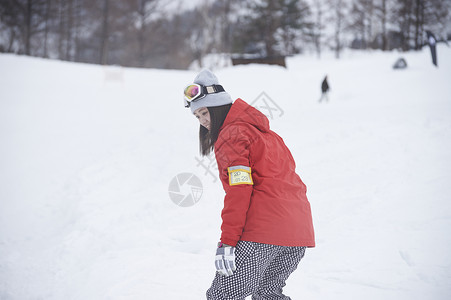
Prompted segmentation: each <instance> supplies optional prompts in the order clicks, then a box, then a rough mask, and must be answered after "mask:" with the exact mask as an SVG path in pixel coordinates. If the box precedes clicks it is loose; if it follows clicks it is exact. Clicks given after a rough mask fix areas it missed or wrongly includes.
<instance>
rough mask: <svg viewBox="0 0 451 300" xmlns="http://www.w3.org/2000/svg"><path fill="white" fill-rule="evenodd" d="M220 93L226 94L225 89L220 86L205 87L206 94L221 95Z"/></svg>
mask: <svg viewBox="0 0 451 300" xmlns="http://www.w3.org/2000/svg"><path fill="white" fill-rule="evenodd" d="M220 92H225V90H224V88H223V87H222V85H220V84H213V85H209V86H204V93H205V94H214V93H220Z"/></svg>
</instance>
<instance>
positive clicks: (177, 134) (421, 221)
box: [0, 47, 451, 300]
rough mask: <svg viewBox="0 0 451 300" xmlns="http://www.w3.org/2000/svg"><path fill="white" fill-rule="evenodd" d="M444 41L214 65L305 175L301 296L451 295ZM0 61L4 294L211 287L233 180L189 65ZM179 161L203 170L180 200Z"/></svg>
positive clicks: (175, 291)
mask: <svg viewBox="0 0 451 300" xmlns="http://www.w3.org/2000/svg"><path fill="white" fill-rule="evenodd" d="M438 53H439V68H435V67H434V66H433V65H432V63H431V61H430V57H429V52H428V51H427V50H426V49H425V51H422V52H418V53H406V54H404V53H402V54H401V53H396V52H391V53H381V52H373V53H361V52H348V53H346V54H345V56H344V58H343V59H342V60H338V61H337V60H334V59H332V58H329V57H327V56H326V57H325V58H324V59H322V60H317V59H316V58H313V57H309V56H298V57H293V58H289V59H288V61H287V63H288V68H287V69H283V68H280V67H275V66H261V65H248V66H236V67H228V68H224V69H221V70H218V71H217V72H216V73H217V75H218V77H219V79H220V81H221V82H222V84H223V85H224V87H225V88H226V90H227V91H229V92H230V94H231V95H232V97H235V98H236V97H241V98H243V99H244V100H246V101H247V102H249V103H253V105H255V106H256V107H258V108H259V109H261V110H262V111H263V112H264V113H267V114H268V116H269V117H270V119H271V120H270V122H271V126H272V128H273V129H274V130H275V131H276V132H278V133H279V134H280V135H281V136H282V137H283V138H284V140H285V142H286V144H287V145H288V146H289V147H290V149H291V150H292V152H293V155H294V157H295V159H296V161H297V165H298V172H299V174H300V175H301V177H302V178H303V180H304V182H305V183H306V184H307V186H308V197H309V199H310V202H311V204H312V210H313V214H314V224H315V229H316V235H317V247H316V248H314V249H308V251H307V254H306V257H305V259H304V260H303V261H302V262H301V264H300V267H299V270H298V271H296V272H295V273H294V274H293V276H292V277H291V278H290V279H289V281H288V283H287V287H286V289H285V291H286V293H287V294H288V295H290V296H291V297H292V298H293V299H302V298H309V299H332V298H333V299H349V298H362V297H365V299H368V300H371V299H384V300H388V299H396V300H401V299H409V300H412V299H424V298H427V299H449V297H450V296H451V289H450V285H449V282H450V280H451V256H450V255H449V252H450V250H451V235H450V228H451V204H450V200H451V199H450V196H449V195H451V185H450V184H449V183H450V182H451V173H450V172H449V170H450V169H451V154H450V151H449V149H451V119H450V117H449V116H450V113H451V85H449V79H450V76H451V71H450V70H451V50H450V49H448V48H446V47H439V49H438ZM400 56H403V57H405V58H406V60H407V63H408V65H409V67H408V69H406V70H397V71H395V70H393V69H392V68H391V66H392V65H393V63H394V62H395V61H396V59H397V58H399V57H400ZM0 69H1V70H2V72H1V73H0V82H1V89H0V137H1V140H2V147H1V148H0V159H1V168H0V180H1V182H2V184H1V189H0V204H1V206H0V298H1V299H188V300H190V299H193V300H194V299H196V300H197V299H203V298H204V293H205V290H206V289H207V288H208V287H209V285H210V283H211V280H212V279H213V275H214V264H213V260H214V247H215V245H216V242H217V239H218V238H219V234H220V232H219V226H220V211H221V208H222V203H221V202H222V198H223V191H222V188H221V186H220V183H219V181H218V179H217V177H216V176H217V175H216V170H214V164H213V163H211V162H210V161H209V160H208V159H205V158H204V159H202V158H201V157H200V156H199V155H198V153H197V149H198V145H197V130H198V129H197V128H198V124H197V121H196V120H195V118H194V117H192V116H191V115H190V113H189V111H188V110H186V109H184V108H183V106H182V99H181V89H182V88H183V86H185V85H186V84H187V83H189V82H190V81H191V80H192V79H193V78H194V77H195V75H196V74H195V72H194V71H162V70H139V69H125V68H124V69H123V68H120V67H114V68H112V67H100V66H91V65H84V64H72V63H65V62H56V61H49V60H42V59H36V58H27V57H20V56H13V55H1V56H0ZM325 74H328V76H329V83H330V86H331V94H330V101H329V103H321V104H320V103H318V99H319V97H320V87H319V86H320V83H321V80H322V77H323V76H324V75H325ZM262 93H263V94H262ZM268 108H270V109H269V110H268ZM203 166H204V167H203ZM207 166H208V167H207ZM183 172H190V173H194V174H195V175H196V176H198V177H199V178H200V179H201V182H202V185H203V191H202V197H201V199H200V201H199V202H198V203H197V204H195V205H194V206H191V207H186V208H184V207H179V206H177V205H175V204H174V203H173V202H172V201H171V200H170V197H169V194H168V185H169V183H170V181H171V180H172V179H173V178H174V177H175V176H176V175H177V174H180V173H183Z"/></svg>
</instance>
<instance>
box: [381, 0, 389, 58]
mask: <svg viewBox="0 0 451 300" xmlns="http://www.w3.org/2000/svg"><path fill="white" fill-rule="evenodd" d="M381 9H382V50H383V51H386V50H387V48H388V41H387V1H386V0H382V8H381Z"/></svg>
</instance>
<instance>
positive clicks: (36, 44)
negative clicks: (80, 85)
mask: <svg viewBox="0 0 451 300" xmlns="http://www.w3.org/2000/svg"><path fill="white" fill-rule="evenodd" d="M179 2H180V1H179ZM168 7H171V9H169V8H168ZM174 7H175V8H174ZM450 10H451V0H245V1H239V0H200V1H199V4H198V5H197V6H196V7H195V8H192V9H186V8H185V9H182V6H179V8H177V0H0V52H8V53H18V54H25V55H31V56H38V57H46V58H53V59H60V60H66V61H77V62H87V63H96V64H104V65H108V64H115V65H122V66H130V67H152V68H171V69H186V68H188V66H189V65H190V64H191V63H192V62H193V61H196V60H197V62H198V64H199V65H202V60H203V59H204V58H205V56H206V55H208V54H210V53H225V54H233V55H243V54H248V55H256V56H281V55H282V56H284V55H292V54H297V53H302V52H303V51H315V52H316V53H317V55H318V57H320V56H321V52H322V51H324V50H325V49H332V50H333V51H334V52H335V55H336V57H337V58H338V57H339V56H340V53H341V51H342V50H343V49H344V48H346V47H352V48H358V49H382V50H391V49H395V48H397V49H402V50H411V49H414V50H418V49H421V47H422V46H423V44H424V41H425V33H424V32H425V31H426V30H431V31H433V32H434V33H435V34H436V36H437V38H438V39H447V38H449V37H450V36H449V35H450V33H451V28H450V26H451V12H450Z"/></svg>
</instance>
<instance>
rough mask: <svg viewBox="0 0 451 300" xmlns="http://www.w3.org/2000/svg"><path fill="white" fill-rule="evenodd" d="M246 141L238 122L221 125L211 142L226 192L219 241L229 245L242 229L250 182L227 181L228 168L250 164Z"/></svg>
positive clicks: (249, 141) (249, 142) (248, 144)
mask: <svg viewBox="0 0 451 300" xmlns="http://www.w3.org/2000/svg"><path fill="white" fill-rule="evenodd" d="M250 145H251V140H250V138H249V135H248V134H246V133H245V130H243V128H240V126H238V125H231V126H228V127H226V128H224V129H223V130H222V131H221V133H220V135H219V137H218V141H217V142H216V143H215V155H216V161H217V163H218V170H219V177H220V179H221V182H222V185H223V187H224V191H225V193H226V195H225V197H224V208H223V210H222V213H221V216H222V226H221V231H222V233H221V242H223V243H225V244H228V245H231V246H235V245H236V243H237V242H238V241H239V240H240V237H241V234H242V232H243V228H244V225H245V223H246V214H247V211H248V209H249V204H250V199H251V195H252V191H253V186H252V185H250V184H237V185H230V182H229V172H228V168H229V167H235V166H244V167H250V159H249V156H250V152H249V148H250Z"/></svg>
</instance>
